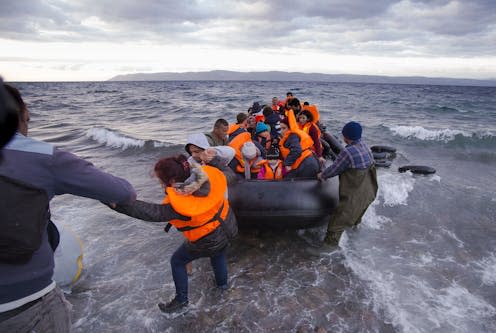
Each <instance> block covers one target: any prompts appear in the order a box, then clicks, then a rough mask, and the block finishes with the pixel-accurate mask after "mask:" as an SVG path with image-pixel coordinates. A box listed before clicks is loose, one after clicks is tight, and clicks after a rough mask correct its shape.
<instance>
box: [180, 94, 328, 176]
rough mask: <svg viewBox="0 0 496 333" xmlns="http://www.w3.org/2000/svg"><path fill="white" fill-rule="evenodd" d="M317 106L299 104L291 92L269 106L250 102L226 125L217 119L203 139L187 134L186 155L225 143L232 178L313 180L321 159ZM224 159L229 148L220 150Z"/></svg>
mask: <svg viewBox="0 0 496 333" xmlns="http://www.w3.org/2000/svg"><path fill="white" fill-rule="evenodd" d="M319 120H320V115H319V111H318V108H317V106H316V105H313V104H310V103H308V102H303V103H302V102H300V100H299V99H298V98H297V97H294V96H293V94H292V93H291V92H288V93H287V94H286V99H285V100H280V99H279V98H278V97H273V98H272V104H271V105H260V103H259V102H255V103H253V105H252V106H251V107H250V108H249V109H248V111H247V112H241V113H238V114H237V115H236V121H235V122H232V123H231V124H230V123H229V122H228V121H227V120H226V119H223V118H221V119H217V120H216V121H215V124H214V126H213V130H212V131H211V132H208V133H204V135H205V137H206V142H205V140H202V138H201V137H198V136H195V137H193V138H192V137H190V138H188V145H187V147H188V148H187V151H188V153H190V154H191V153H192V150H193V152H195V151H196V150H198V149H200V150H205V149H207V148H208V147H218V146H227V147H230V148H232V151H231V153H233V154H234V156H233V158H232V160H231V162H230V163H229V167H230V168H231V169H232V171H233V172H234V173H235V175H236V176H237V178H244V179H265V180H280V179H285V178H286V179H294V178H316V177H317V174H318V173H319V172H320V171H321V168H322V166H323V165H324V162H325V159H324V157H323V147H322V143H321V142H322V140H321V132H322V131H321V128H320V127H321V124H320V122H319ZM224 153H225V156H226V157H228V155H229V150H227V151H226V150H224Z"/></svg>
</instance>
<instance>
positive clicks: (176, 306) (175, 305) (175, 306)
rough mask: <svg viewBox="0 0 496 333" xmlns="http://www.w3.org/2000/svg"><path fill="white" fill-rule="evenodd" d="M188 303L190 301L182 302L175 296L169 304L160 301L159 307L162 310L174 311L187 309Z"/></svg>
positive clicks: (166, 311)
mask: <svg viewBox="0 0 496 333" xmlns="http://www.w3.org/2000/svg"><path fill="white" fill-rule="evenodd" d="M188 303H189V302H188V301H184V302H180V301H178V300H177V298H175V297H174V299H173V300H172V301H170V302H169V303H167V304H164V303H158V308H159V309H160V311H162V312H165V313H174V312H179V311H180V310H182V309H185V308H186V307H187V306H188Z"/></svg>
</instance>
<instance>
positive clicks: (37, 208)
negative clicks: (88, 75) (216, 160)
mask: <svg viewBox="0 0 496 333" xmlns="http://www.w3.org/2000/svg"><path fill="white" fill-rule="evenodd" d="M5 88H6V89H7V91H8V93H9V94H10V95H11V96H12V97H13V99H14V100H15V102H16V103H17V109H18V112H19V129H18V132H17V133H16V135H15V137H14V138H13V139H12V141H10V142H9V143H8V144H7V145H6V146H5V147H4V148H3V150H2V155H3V158H2V160H1V162H0V217H1V218H0V228H1V232H0V332H69V331H70V329H71V317H70V307H71V306H70V304H69V303H68V302H67V301H66V300H65V298H64V295H63V293H62V292H61V290H60V289H59V288H58V287H57V286H56V284H55V282H54V281H53V280H52V275H53V270H54V250H55V247H56V245H57V235H58V233H57V231H56V227H54V226H53V223H51V222H50V211H49V201H50V200H51V199H52V198H53V197H54V196H55V195H61V194H66V193H69V194H74V195H77V196H82V197H87V198H93V199H96V200H100V201H103V202H116V203H121V204H127V203H131V202H133V201H134V200H135V199H136V193H135V191H134V189H133V187H132V186H131V184H129V183H128V182H127V181H126V180H124V179H122V178H118V177H114V176H112V175H110V174H108V173H105V172H103V171H101V170H99V169H98V168H96V167H95V166H93V165H92V164H91V163H89V162H87V161H85V160H83V159H81V158H79V157H77V156H75V155H73V154H71V153H68V152H65V151H61V150H59V149H57V148H55V147H54V146H52V145H51V144H48V143H45V142H42V141H38V140H35V139H32V138H29V137H27V133H28V122H29V112H28V110H27V108H26V105H25V104H24V101H23V100H22V97H21V95H20V94H19V92H18V90H17V89H15V88H13V87H11V86H9V85H5ZM54 228H55V229H54Z"/></svg>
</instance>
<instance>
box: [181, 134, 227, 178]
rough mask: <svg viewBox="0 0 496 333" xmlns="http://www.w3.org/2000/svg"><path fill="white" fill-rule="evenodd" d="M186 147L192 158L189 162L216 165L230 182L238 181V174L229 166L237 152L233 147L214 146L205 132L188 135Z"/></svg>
mask: <svg viewBox="0 0 496 333" xmlns="http://www.w3.org/2000/svg"><path fill="white" fill-rule="evenodd" d="M184 149H185V150H186V152H187V153H188V154H189V155H190V158H189V159H188V161H189V163H191V164H194V163H199V164H201V165H210V166H213V167H216V168H217V169H219V170H220V171H222V172H223V173H224V176H226V178H227V183H228V184H232V183H233V182H235V181H236V175H235V174H234V172H233V171H232V170H231V168H229V167H228V165H229V163H230V162H231V160H232V159H233V158H234V154H235V151H234V149H233V148H232V147H229V146H215V147H212V146H210V144H209V143H208V140H207V137H206V136H205V134H202V133H195V134H191V135H189V136H188V138H187V142H186V145H185V146H184Z"/></svg>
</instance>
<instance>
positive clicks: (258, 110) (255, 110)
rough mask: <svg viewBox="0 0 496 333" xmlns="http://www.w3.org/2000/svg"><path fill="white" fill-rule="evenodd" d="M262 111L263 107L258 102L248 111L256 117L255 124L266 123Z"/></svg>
mask: <svg viewBox="0 0 496 333" xmlns="http://www.w3.org/2000/svg"><path fill="white" fill-rule="evenodd" d="M262 109H263V106H261V105H260V103H258V102H255V103H253V105H252V106H251V107H250V108H249V109H248V113H249V114H250V115H252V116H254V117H255V123H257V122H259V121H264V116H263V113H262Z"/></svg>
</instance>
